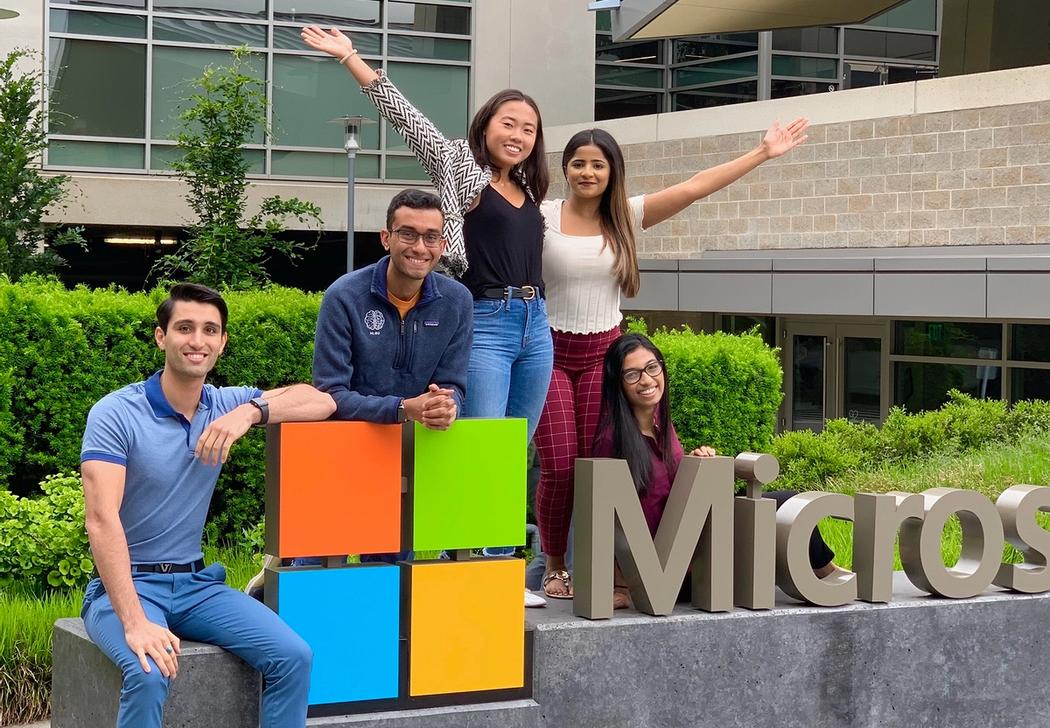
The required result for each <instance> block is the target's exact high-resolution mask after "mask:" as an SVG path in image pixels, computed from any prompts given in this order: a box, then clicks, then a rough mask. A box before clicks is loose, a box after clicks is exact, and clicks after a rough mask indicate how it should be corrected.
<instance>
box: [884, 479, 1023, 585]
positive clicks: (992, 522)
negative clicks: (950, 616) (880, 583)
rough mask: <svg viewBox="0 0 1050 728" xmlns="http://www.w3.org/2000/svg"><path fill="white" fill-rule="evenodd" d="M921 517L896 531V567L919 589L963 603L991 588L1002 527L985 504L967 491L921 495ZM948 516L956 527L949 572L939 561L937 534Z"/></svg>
mask: <svg viewBox="0 0 1050 728" xmlns="http://www.w3.org/2000/svg"><path fill="white" fill-rule="evenodd" d="M922 497H923V507H924V511H925V516H924V517H923V520H922V521H916V520H915V519H913V518H909V519H907V520H906V521H904V524H903V525H902V526H901V531H900V551H901V564H902V565H903V566H904V572H905V573H906V574H907V575H908V579H909V580H910V581H911V583H912V584H914V585H915V586H916V587H918V588H919V589H922V590H923V591H925V592H929V593H930V594H936V595H938V596H942V597H948V598H950V599H967V598H969V597H974V596H977V595H978V594H980V593H981V592H983V591H984V590H985V589H987V588H988V586H989V585H990V584H991V583H992V579H994V578H995V575H996V572H997V571H998V570H999V562H1000V561H1001V558H1002V553H1003V524H1002V521H1000V520H999V512H998V511H997V510H996V508H995V506H994V505H993V504H992V502H991V501H990V500H988V499H987V498H985V497H984V496H983V495H981V494H980V493H978V492H977V491H973V490H962V489H959V488H930V489H929V490H926V491H923V493H922ZM952 514H958V516H959V523H960V524H961V526H962V550H961V553H960V555H959V561H958V563H956V564H955V566H953V567H950V568H949V567H947V566H945V565H944V561H943V559H941V534H942V533H943V531H944V526H945V523H947V521H948V518H949V517H950V516H951V515H952Z"/></svg>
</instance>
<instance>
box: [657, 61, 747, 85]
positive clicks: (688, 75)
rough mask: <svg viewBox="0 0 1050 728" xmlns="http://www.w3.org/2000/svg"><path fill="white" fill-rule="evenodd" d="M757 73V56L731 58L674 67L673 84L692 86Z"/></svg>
mask: <svg viewBox="0 0 1050 728" xmlns="http://www.w3.org/2000/svg"><path fill="white" fill-rule="evenodd" d="M757 73H758V57H757V56H747V57H744V58H731V59H729V60H725V61H712V62H710V63H705V64H703V65H702V66H689V67H687V68H678V69H675V72H674V85H675V86H694V85H698V84H702V83H717V82H719V81H722V82H724V81H733V80H736V79H738V78H744V77H747V76H754V75H756V74H757Z"/></svg>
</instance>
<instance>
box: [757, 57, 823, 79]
mask: <svg viewBox="0 0 1050 728" xmlns="http://www.w3.org/2000/svg"><path fill="white" fill-rule="evenodd" d="M773 75H774V76H804V77H807V78H830V79H832V80H835V79H837V78H838V77H839V63H838V61H836V60H835V59H834V58H804V57H802V56H773Z"/></svg>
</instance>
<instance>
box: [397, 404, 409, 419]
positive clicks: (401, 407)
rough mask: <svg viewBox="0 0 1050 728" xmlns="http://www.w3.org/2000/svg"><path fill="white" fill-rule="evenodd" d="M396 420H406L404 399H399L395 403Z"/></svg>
mask: <svg viewBox="0 0 1050 728" xmlns="http://www.w3.org/2000/svg"><path fill="white" fill-rule="evenodd" d="M397 421H398V424H401V423H402V422H408V412H407V411H405V400H401V401H400V402H398V403H397Z"/></svg>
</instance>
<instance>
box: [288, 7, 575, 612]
mask: <svg viewBox="0 0 1050 728" xmlns="http://www.w3.org/2000/svg"><path fill="white" fill-rule="evenodd" d="M302 38H303V40H304V41H305V42H306V44H307V45H309V46H310V47H311V48H313V49H315V50H318V51H323V52H325V53H328V54H329V55H331V56H333V57H334V58H337V59H339V62H340V63H341V64H343V65H344V66H346V68H347V70H349V71H350V73H351V74H353V76H354V79H355V80H356V81H357V82H358V83H359V84H360V85H361V86H362V90H363V91H364V93H365V94H366V95H367V96H368V97H369V98H370V99H371V100H372V102H373V103H374V104H375V105H376V108H378V109H379V112H380V113H381V114H382V115H383V117H384V118H386V119H387V121H389V122H390V124H391V125H392V126H393V127H394V129H395V130H397V132H398V133H399V134H401V136H402V137H403V138H404V139H405V141H406V142H407V143H408V145H409V147H410V148H411V149H412V151H413V152H415V154H416V157H417V159H419V162H420V164H421V165H422V166H423V168H424V169H425V170H426V171H427V173H428V174H429V175H430V178H431V180H432V181H433V182H434V185H435V186H436V187H437V190H438V195H439V197H440V198H441V208H442V212H443V213H444V215H445V221H444V227H443V232H444V234H445V238H446V240H447V248H446V250H445V253H444V256H443V258H442V260H443V262H444V263H445V268H446V270H447V271H448V272H450V273H451V274H452V275H454V276H456V277H458V278H460V280H461V281H462V282H463V283H464V285H466V286H467V287H468V288H469V289H470V291H471V293H472V294H473V296H474V341H473V346H472V348H471V357H470V364H469V367H468V373H467V392H466V399H465V401H464V405H463V409H464V411H463V412H462V413H461V414H463V415H465V416H468V417H517V418H524V419H525V420H526V421H527V423H528V425H527V437H528V439H529V440H531V439H532V435H533V433H534V432H535V430H536V426H537V424H538V423H539V418H540V413H541V412H542V411H543V403H544V399H545V397H546V395H547V388H548V386H549V385H550V377H551V368H552V366H553V359H554V354H553V345H552V343H551V333H550V327H549V325H548V322H547V306H546V302H545V301H544V298H543V276H542V270H541V265H542V252H543V230H544V226H543V218H542V216H541V214H540V212H539V209H538V207H537V205H538V204H539V203H540V202H541V201H542V200H543V198H544V196H545V195H546V194H547V186H548V182H549V176H548V172H547V164H546V158H545V155H544V148H543V124H542V121H541V119H540V112H539V108H538V107H537V106H536V102H535V101H533V100H532V99H531V98H530V97H529V96H527V95H526V94H524V93H522V92H521V91H518V90H516V89H506V90H504V91H500V92H499V93H497V94H496V95H495V96H493V97H492V98H491V99H489V100H488V101H487V102H486V103H485V104H484V105H483V106H482V107H481V108H480V109H479V110H478V112H477V113H476V114H475V115H474V118H473V119H472V121H471V123H470V129H469V131H468V134H467V139H466V140H456V139H448V138H446V137H445V136H444V135H443V134H442V133H441V132H440V131H439V130H438V129H437V128H436V127H435V126H434V124H433V123H431V121H430V120H429V119H427V118H426V117H425V116H424V115H423V114H422V113H420V111H419V110H418V109H416V108H415V107H413V106H412V104H410V103H409V102H408V100H407V99H406V98H405V97H404V96H403V95H402V94H401V92H400V91H398V90H397V89H396V88H395V87H394V85H393V84H392V83H390V80H389V79H388V78H387V77H386V76H385V74H383V72H382V71H380V72H378V73H377V72H376V71H374V70H373V69H372V68H371V67H369V65H368V64H367V63H365V62H364V61H363V60H362V59H361V57H360V56H359V55H358V53H357V50H356V49H355V48H354V46H353V43H352V42H351V40H350V38H349V37H348V36H345V35H343V34H342V33H340V32H339V31H338V30H335V29H332V30H331V31H325V30H322V29H321V28H318V27H317V26H310V27H307V28H304V29H303V31H302ZM511 551H513V550H512V549H511ZM504 552H505V551H504ZM493 553H498V551H493ZM530 597H532V604H530V603H529V602H530ZM542 603H543V600H542V599H541V598H539V597H536V596H534V595H530V594H528V593H526V605H527V606H541V605H542Z"/></svg>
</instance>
